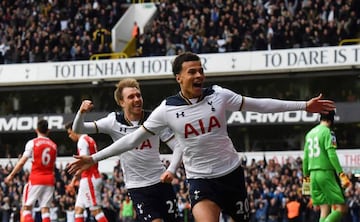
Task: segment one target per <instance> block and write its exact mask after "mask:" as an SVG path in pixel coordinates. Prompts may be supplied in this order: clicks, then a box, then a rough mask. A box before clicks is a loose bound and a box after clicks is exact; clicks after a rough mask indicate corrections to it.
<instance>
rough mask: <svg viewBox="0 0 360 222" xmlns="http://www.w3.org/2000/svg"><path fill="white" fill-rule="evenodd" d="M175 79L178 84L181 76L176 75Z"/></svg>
mask: <svg viewBox="0 0 360 222" xmlns="http://www.w3.org/2000/svg"><path fill="white" fill-rule="evenodd" d="M175 79H176V82H178V83H180V79H181V78H180V74H176V75H175Z"/></svg>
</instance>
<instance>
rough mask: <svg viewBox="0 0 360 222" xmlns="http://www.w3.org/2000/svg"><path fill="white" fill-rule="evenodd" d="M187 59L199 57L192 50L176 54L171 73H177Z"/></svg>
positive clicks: (198, 59)
mask: <svg viewBox="0 0 360 222" xmlns="http://www.w3.org/2000/svg"><path fill="white" fill-rule="evenodd" d="M189 61H200V57H199V56H198V55H196V54H194V53H192V52H185V53H183V54H180V55H178V56H177V57H176V58H175V60H174V62H173V65H172V71H173V74H174V75H176V74H179V73H180V72H181V69H182V64H183V63H184V62H189Z"/></svg>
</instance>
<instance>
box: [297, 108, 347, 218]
mask: <svg viewBox="0 0 360 222" xmlns="http://www.w3.org/2000/svg"><path fill="white" fill-rule="evenodd" d="M334 116H335V111H330V112H329V113H327V114H321V116H320V124H318V125H317V126H315V127H314V128H312V129H311V130H310V131H309V132H308V133H307V134H306V137H305V146H304V159H303V175H304V179H303V193H304V195H306V194H310V195H311V198H312V201H313V204H314V205H315V206H320V220H319V221H320V222H337V221H341V217H342V216H343V215H344V214H345V213H346V212H347V207H346V204H345V197H344V193H343V188H346V187H348V186H350V180H349V178H348V177H347V176H346V174H345V173H344V172H343V170H342V167H341V165H340V163H339V159H338V156H337V154H336V148H337V144H336V137H335V134H334V132H333V131H332V130H331V128H332V126H333V124H334Z"/></svg>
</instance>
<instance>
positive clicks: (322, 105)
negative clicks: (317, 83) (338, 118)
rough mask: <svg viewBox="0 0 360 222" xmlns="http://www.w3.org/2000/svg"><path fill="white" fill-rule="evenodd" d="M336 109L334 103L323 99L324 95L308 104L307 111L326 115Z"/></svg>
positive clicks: (309, 101)
mask: <svg viewBox="0 0 360 222" xmlns="http://www.w3.org/2000/svg"><path fill="white" fill-rule="evenodd" d="M335 108H336V106H335V103H334V101H332V100H326V99H322V94H321V93H320V95H319V96H317V97H314V98H312V99H310V100H308V101H307V102H306V111H308V112H311V113H324V114H327V113H328V112H329V111H331V110H334V109H335Z"/></svg>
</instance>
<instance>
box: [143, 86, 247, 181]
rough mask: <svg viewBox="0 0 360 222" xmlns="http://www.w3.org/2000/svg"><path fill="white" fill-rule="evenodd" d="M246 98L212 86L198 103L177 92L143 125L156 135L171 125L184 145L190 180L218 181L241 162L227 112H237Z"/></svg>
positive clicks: (184, 160) (186, 167)
mask: <svg viewBox="0 0 360 222" xmlns="http://www.w3.org/2000/svg"><path fill="white" fill-rule="evenodd" d="M242 99H243V97H242V96H241V95H239V94H236V93H234V92H232V91H230V90H228V89H224V88H221V87H219V86H213V87H210V88H206V89H204V90H203V95H202V97H201V98H199V100H198V101H196V102H195V103H191V101H190V100H188V99H186V98H184V97H182V96H181V94H180V93H178V94H177V95H175V96H171V97H169V98H167V99H166V100H164V101H163V102H162V103H161V104H160V105H159V106H158V107H157V108H156V109H155V110H154V111H153V113H152V114H151V115H150V117H149V118H148V119H147V121H146V122H145V123H144V127H145V128H146V129H147V130H148V131H151V132H153V133H159V132H160V131H161V130H162V129H164V128H165V127H166V126H169V127H170V128H171V129H172V131H173V132H174V134H175V137H176V138H177V140H178V141H179V142H180V143H181V144H182V145H183V149H184V153H183V162H184V166H185V170H186V175H187V178H216V177H220V176H223V175H226V174H228V173H229V172H231V171H233V170H234V169H235V168H237V167H238V166H239V165H240V163H241V161H240V158H239V155H238V154H237V152H236V150H235V148H234V145H233V143H232V141H231V139H230V138H229V136H228V133H227V123H226V111H238V110H240V107H241V105H242Z"/></svg>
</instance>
